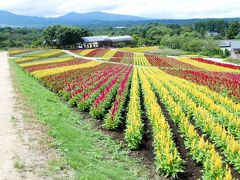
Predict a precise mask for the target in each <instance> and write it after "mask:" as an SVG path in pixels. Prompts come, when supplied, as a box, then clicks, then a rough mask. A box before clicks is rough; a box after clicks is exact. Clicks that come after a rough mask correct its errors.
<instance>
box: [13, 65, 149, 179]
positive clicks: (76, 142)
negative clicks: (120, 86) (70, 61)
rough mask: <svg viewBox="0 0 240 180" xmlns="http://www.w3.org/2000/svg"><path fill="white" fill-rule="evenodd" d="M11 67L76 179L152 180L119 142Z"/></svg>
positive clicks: (25, 96)
mask: <svg viewBox="0 0 240 180" xmlns="http://www.w3.org/2000/svg"><path fill="white" fill-rule="evenodd" d="M10 65H11V69H12V70H13V76H14V82H15V86H16V87H17V88H18V90H19V92H20V94H21V95H22V96H23V97H24V98H25V99H26V103H27V104H28V105H30V106H31V107H32V111H33V113H34V114H35V115H36V116H37V118H38V119H39V121H41V122H43V123H44V124H45V125H46V126H47V127H48V129H49V134H50V135H51V136H52V137H54V139H55V141H54V142H53V144H52V145H53V146H54V147H55V148H57V149H58V150H59V151H60V152H61V153H63V154H64V158H65V160H66V161H67V162H68V164H69V165H70V166H71V167H72V169H73V170H74V171H75V172H76V179H97V180H100V179H138V178H144V179H147V178H148V174H149V171H148V169H147V168H145V167H144V165H142V164H141V162H140V161H137V160H136V159H134V158H132V157H129V155H128V152H127V151H126V150H122V148H121V145H120V144H119V143H118V142H117V141H115V140H112V139H111V138H110V137H109V136H108V135H105V134H104V133H103V132H100V131H98V130H96V129H94V128H93V125H92V123H91V122H89V121H87V120H84V119H82V118H81V116H80V114H79V113H77V112H74V111H73V110H71V109H70V108H68V107H67V105H66V104H65V103H63V102H62V101H61V100H60V98H59V97H58V96H57V95H55V94H54V93H52V92H50V91H49V90H47V89H46V88H45V87H43V86H42V85H40V84H39V83H38V82H37V81H36V80H35V79H34V78H32V77H30V76H28V75H27V74H25V73H24V71H23V70H22V69H21V68H20V67H18V65H16V64H15V63H14V62H12V61H11V62H10ZM59 166H60V165H59Z"/></svg>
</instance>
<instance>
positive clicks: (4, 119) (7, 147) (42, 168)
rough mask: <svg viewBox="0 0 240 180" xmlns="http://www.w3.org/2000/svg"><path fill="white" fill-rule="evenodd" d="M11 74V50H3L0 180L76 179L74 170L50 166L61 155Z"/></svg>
mask: <svg viewBox="0 0 240 180" xmlns="http://www.w3.org/2000/svg"><path fill="white" fill-rule="evenodd" d="M11 76H12V74H11V71H10V67H9V64H8V54H7V53H6V52H0V180H26V179H27V180H32V179H34V180H40V179H45V180H46V179H54V178H56V179H73V172H71V170H69V171H67V172H62V171H52V170H50V169H49V167H48V165H49V163H51V162H57V161H58V159H59V157H60V155H59V154H58V152H57V151H56V150H55V149H53V148H50V147H49V143H51V141H52V139H51V138H50V137H49V136H48V133H47V128H46V127H45V126H43V125H42V124H41V123H40V122H39V120H37V119H36V117H35V116H34V114H33V113H32V111H31V108H30V107H28V106H27V105H26V104H25V102H26V100H25V99H24V97H22V96H21V94H20V93H18V90H17V89H15V88H14V87H13V86H15V85H14V84H15V80H14V79H12V77H11ZM13 80H14V81H13ZM13 82H14V83H13ZM41 141H42V142H44V143H41Z"/></svg>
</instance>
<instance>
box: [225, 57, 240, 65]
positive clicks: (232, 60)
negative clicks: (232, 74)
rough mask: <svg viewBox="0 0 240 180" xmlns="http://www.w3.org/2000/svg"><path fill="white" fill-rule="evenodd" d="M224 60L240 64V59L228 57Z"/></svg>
mask: <svg viewBox="0 0 240 180" xmlns="http://www.w3.org/2000/svg"><path fill="white" fill-rule="evenodd" d="M224 61H226V62H230V63H234V64H240V59H234V58H227V59H225V60H224Z"/></svg>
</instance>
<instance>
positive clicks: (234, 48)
mask: <svg viewBox="0 0 240 180" xmlns="http://www.w3.org/2000/svg"><path fill="white" fill-rule="evenodd" d="M219 47H220V48H221V49H222V50H225V49H227V50H228V51H229V52H230V53H231V56H232V58H240V40H221V41H219Z"/></svg>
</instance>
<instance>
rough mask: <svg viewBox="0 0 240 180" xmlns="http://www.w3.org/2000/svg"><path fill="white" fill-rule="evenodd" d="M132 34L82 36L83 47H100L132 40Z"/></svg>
mask: <svg viewBox="0 0 240 180" xmlns="http://www.w3.org/2000/svg"><path fill="white" fill-rule="evenodd" d="M132 40H133V38H132V37H131V36H113V37H109V36H89V37H82V41H83V43H82V45H81V48H98V47H112V46H114V45H116V44H117V43H119V42H129V41H132Z"/></svg>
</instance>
